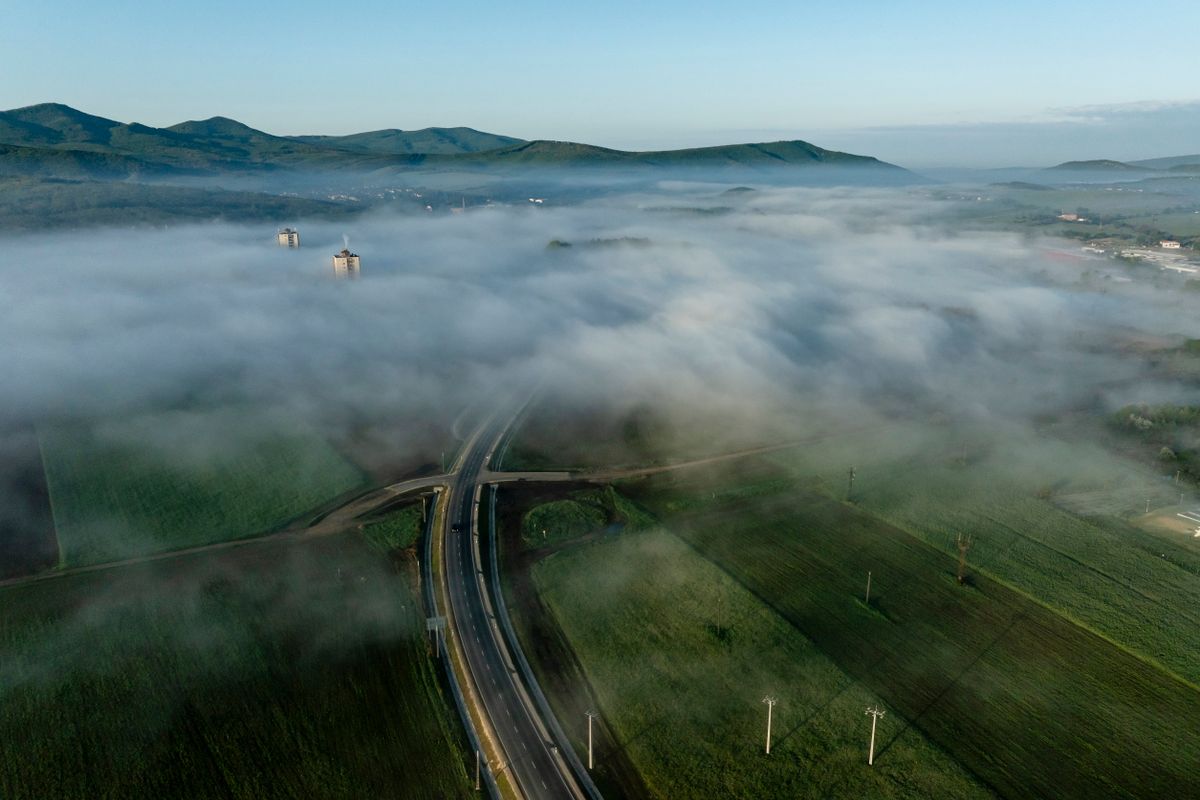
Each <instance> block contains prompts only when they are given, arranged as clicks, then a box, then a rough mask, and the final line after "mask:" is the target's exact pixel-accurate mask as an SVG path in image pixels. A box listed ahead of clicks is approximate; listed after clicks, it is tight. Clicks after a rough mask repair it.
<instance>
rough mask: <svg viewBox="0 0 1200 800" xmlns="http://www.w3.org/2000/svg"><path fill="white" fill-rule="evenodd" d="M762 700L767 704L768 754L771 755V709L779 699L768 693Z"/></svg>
mask: <svg viewBox="0 0 1200 800" xmlns="http://www.w3.org/2000/svg"><path fill="white" fill-rule="evenodd" d="M762 701H763V702H764V703H766V704H767V755H771V711H772V710H774V708H775V704H776V703H778V702H779V701H778V700H776V699H775V698H774V697H772V696H771V695H767V696H766V697H764V698H763V699H762Z"/></svg>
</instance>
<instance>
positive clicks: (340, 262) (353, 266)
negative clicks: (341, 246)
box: [333, 250, 358, 278]
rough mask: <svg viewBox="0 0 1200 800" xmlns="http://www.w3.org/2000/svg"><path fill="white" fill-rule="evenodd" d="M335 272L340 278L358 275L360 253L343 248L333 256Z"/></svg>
mask: <svg viewBox="0 0 1200 800" xmlns="http://www.w3.org/2000/svg"><path fill="white" fill-rule="evenodd" d="M333 274H334V275H335V276H336V277H338V278H357V277H358V255H357V254H356V253H351V252H350V251H349V250H342V252H340V253H338V254H336V255H335V256H334V257H333Z"/></svg>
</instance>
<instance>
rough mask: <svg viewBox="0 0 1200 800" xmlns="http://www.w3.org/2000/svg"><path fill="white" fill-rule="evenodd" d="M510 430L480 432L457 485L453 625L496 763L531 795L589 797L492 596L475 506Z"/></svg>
mask: <svg viewBox="0 0 1200 800" xmlns="http://www.w3.org/2000/svg"><path fill="white" fill-rule="evenodd" d="M504 429H505V426H504V424H502V423H499V424H490V425H488V427H487V429H486V430H485V431H484V432H483V434H482V435H480V436H477V437H475V439H474V441H473V442H472V444H471V446H470V449H469V450H468V452H467V454H466V457H465V458H464V459H463V462H462V468H461V469H460V470H459V471H458V474H457V475H455V476H454V477H453V483H452V484H451V485H450V496H449V503H448V504H447V510H448V513H447V515H446V519H445V522H444V525H445V527H444V528H443V530H442V536H443V537H444V538H443V549H442V552H443V554H444V558H443V560H444V565H443V566H444V569H445V574H446V585H447V587H448V591H449V595H450V608H451V614H452V618H453V624H454V628H455V633H456V634H457V637H458V642H459V646H460V649H461V652H462V653H463V656H464V658H465V660H466V667H467V671H468V672H469V673H470V677H471V680H472V682H473V684H474V687H475V694H476V696H477V697H478V698H479V700H480V702H481V703H482V704H483V707H484V708H483V710H484V712H485V714H486V716H487V718H488V720H490V722H491V727H492V731H493V733H494V735H495V737H496V739H497V740H498V742H499V745H500V748H501V750H502V751H503V755H504V760H505V763H504V764H503V765H493V769H494V770H495V769H498V768H503V769H505V770H507V771H508V772H509V774H510V776H511V777H512V778H513V779H514V781H515V783H516V784H517V785H518V787H519V788H520V791H521V794H522V795H523V796H525V797H528V798H536V799H537V800H541V799H542V798H577V797H583V796H584V795H583V792H582V791H581V790H580V789H579V788H578V787H577V786H576V784H575V779H574V777H573V776H572V775H571V774H570V772H569V770H568V768H567V767H566V765H565V763H564V762H563V760H562V758H561V757H560V756H559V755H558V754H557V751H556V750H555V749H554V746H553V744H552V742H551V741H550V737H549V734H548V733H544V732H543V728H542V727H541V726H540V724H539V722H538V721H537V720H535V718H534V714H533V712H531V711H530V709H529V708H528V707H527V705H526V703H525V702H524V699H523V696H522V689H521V688H520V687H519V686H518V683H519V681H520V678H519V677H518V675H517V673H516V672H515V671H514V670H512V669H510V663H511V662H510V661H509V660H508V659H507V658H506V655H505V652H504V650H503V649H502V648H503V645H502V641H503V640H502V635H501V633H500V631H499V629H498V628H497V627H496V626H495V623H494V621H493V620H492V619H491V617H490V616H489V613H488V611H489V608H490V606H488V605H485V603H484V596H483V585H482V581H483V573H482V568H483V566H482V564H481V563H479V560H478V553H479V547H478V545H477V535H478V528H477V526H476V524H475V523H476V519H475V514H474V513H473V511H474V506H475V494H476V488H477V487H478V486H479V485H480V473H481V471H482V470H483V468H484V466H485V464H486V462H487V459H488V457H489V454H490V452H491V450H492V448H494V447H495V445H496V443H497V442H498V440H499V439H500V437H501V436H502V435H503V432H504ZM481 733H482V732H481Z"/></svg>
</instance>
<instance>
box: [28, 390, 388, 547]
mask: <svg viewBox="0 0 1200 800" xmlns="http://www.w3.org/2000/svg"><path fill="white" fill-rule="evenodd" d="M40 438H41V443H42V456H43V460H44V464H45V470H46V478H47V483H48V486H49V492H50V501H51V507H52V509H53V513H54V522H55V527H56V529H57V532H58V540H59V547H60V553H61V559H60V560H61V564H62V565H63V566H81V565H86V564H97V563H104V562H108V561H116V560H120V559H124V558H131V557H135V556H139V555H145V554H149V553H157V552H163V551H167V550H175V549H180V548H184V547H190V546H195V545H202V544H208V543H211V542H217V541H225V540H230V539H239V538H243V537H246V536H250V535H253V534H256V533H262V532H265V531H268V530H271V529H274V528H278V527H281V526H283V525H285V524H286V523H288V522H289V521H291V520H293V519H295V518H296V517H298V516H300V515H302V514H304V513H305V512H306V511H310V510H312V509H313V508H315V507H317V506H319V505H320V504H322V503H324V502H327V501H329V500H331V499H332V498H334V497H337V496H338V495H340V494H343V493H345V492H348V491H350V490H353V489H355V488H357V487H359V486H362V485H363V484H364V482H365V478H364V476H363V475H362V473H361V472H360V471H359V470H358V469H357V468H356V467H354V466H353V465H352V464H350V463H349V462H347V461H346V460H345V459H344V458H342V457H341V456H340V455H339V454H338V453H337V452H336V451H335V450H333V448H332V447H330V445H329V444H328V443H327V442H326V441H325V440H324V439H322V438H321V437H320V436H319V435H318V434H317V433H316V432H315V431H312V430H309V429H306V428H304V427H302V426H297V425H295V424H288V423H287V421H285V420H278V419H273V418H271V417H269V416H267V415H265V414H256V413H253V412H246V411H238V410H226V411H223V412H196V413H184V412H177V413H165V414H155V415H147V416H141V417H134V418H131V419H129V420H120V421H108V422H104V423H96V424H92V425H83V424H75V425H69V426H58V427H52V428H46V429H43V430H42V431H41V432H40Z"/></svg>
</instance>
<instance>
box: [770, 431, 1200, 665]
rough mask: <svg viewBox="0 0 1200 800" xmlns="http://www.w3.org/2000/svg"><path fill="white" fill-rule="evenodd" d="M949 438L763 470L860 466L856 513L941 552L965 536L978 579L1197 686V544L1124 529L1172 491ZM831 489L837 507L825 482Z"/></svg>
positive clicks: (880, 441)
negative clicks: (999, 584) (992, 580)
mask: <svg viewBox="0 0 1200 800" xmlns="http://www.w3.org/2000/svg"><path fill="white" fill-rule="evenodd" d="M955 441H956V439H955V437H954V436H952V435H946V436H944V437H940V438H937V439H932V440H931V439H929V438H928V437H926V438H921V437H919V436H918V435H917V434H916V433H915V432H914V431H911V430H910V431H908V432H907V433H906V432H905V431H903V430H902V429H899V430H897V431H894V432H891V433H889V434H888V435H878V436H874V437H871V439H870V440H869V441H867V440H865V439H860V440H857V441H856V440H855V439H852V438H849V439H845V440H842V441H840V442H838V443H837V444H832V443H831V444H830V445H829V447H830V448H833V447H837V448H840V452H839V453H838V455H836V456H833V454H832V453H831V452H820V451H806V452H803V453H799V452H795V453H786V454H777V455H775V456H772V460H773V461H775V462H776V463H780V464H783V465H785V466H787V467H789V468H791V469H792V470H794V472H795V473H796V474H797V475H811V474H812V472H813V470H814V469H815V468H816V465H817V463H818V462H819V461H820V460H821V459H829V461H834V462H835V463H836V462H838V461H840V462H841V463H843V464H846V463H853V462H855V461H857V462H858V467H857V477H856V482H855V494H854V502H855V504H856V505H858V506H859V507H860V508H862V509H864V510H866V511H869V512H871V513H872V514H874V515H876V516H878V517H880V518H882V519H885V520H887V521H888V522H891V523H892V524H894V525H896V526H897V527H899V528H902V529H904V530H905V531H907V532H909V533H911V534H913V535H914V536H916V537H917V538H919V539H920V540H921V541H923V542H925V543H926V544H928V545H930V546H931V547H933V548H935V549H938V550H941V551H943V552H945V553H947V554H956V553H957V551H956V549H955V546H954V539H955V537H956V535H957V534H959V533H962V534H964V535H968V536H970V537H971V538H972V544H971V549H970V552H969V557H970V560H971V563H972V564H973V565H975V566H976V567H978V568H979V569H981V570H984V571H985V572H987V573H988V574H989V575H991V576H993V577H996V578H999V579H1000V580H1002V581H1004V582H1005V583H1007V584H1009V585H1010V586H1012V587H1014V588H1016V589H1019V590H1020V591H1022V592H1024V593H1027V594H1028V595H1030V596H1031V597H1033V598H1036V599H1037V600H1038V601H1040V602H1042V603H1045V604H1046V605H1048V606H1051V607H1052V608H1054V609H1055V610H1057V611H1060V612H1061V613H1063V614H1065V615H1067V616H1069V617H1070V618H1072V619H1074V620H1077V621H1079V622H1081V623H1083V624H1085V625H1086V626H1087V627H1089V628H1090V629H1092V630H1094V631H1096V632H1098V633H1100V634H1101V635H1103V636H1105V637H1107V638H1109V639H1111V640H1113V641H1115V642H1118V643H1120V644H1121V645H1122V646H1125V647H1127V648H1129V649H1130V650H1132V651H1134V652H1136V653H1138V654H1139V655H1141V656H1143V657H1145V658H1147V659H1150V660H1153V661H1155V662H1157V663H1159V664H1161V665H1163V666H1164V667H1166V668H1167V669H1169V670H1171V671H1172V672H1174V673H1176V674H1178V675H1180V676H1182V677H1184V678H1186V679H1187V680H1189V681H1191V682H1193V683H1197V684H1200V662H1198V661H1197V659H1196V656H1195V654H1196V652H1198V651H1200V611H1197V609H1200V542H1197V541H1196V540H1194V539H1191V538H1188V537H1182V536H1178V535H1174V534H1170V535H1167V534H1164V535H1155V534H1151V533H1147V532H1146V531H1143V530H1139V529H1137V528H1134V527H1133V526H1132V525H1130V524H1129V523H1128V522H1126V521H1125V517H1129V516H1133V515H1134V514H1135V513H1136V514H1140V513H1142V511H1143V510H1144V508H1145V505H1144V503H1145V501H1146V500H1147V499H1149V500H1150V501H1151V507H1152V508H1157V507H1159V506H1170V505H1173V504H1175V503H1177V502H1178V497H1179V494H1178V487H1176V486H1175V485H1174V484H1173V483H1170V482H1167V481H1164V480H1163V479H1162V478H1161V477H1159V476H1156V475H1154V474H1153V473H1151V472H1148V471H1147V470H1145V469H1143V468H1142V467H1141V466H1140V465H1138V464H1134V463H1130V462H1125V461H1122V460H1120V459H1116V458H1114V457H1112V456H1110V455H1108V454H1106V453H1104V452H1103V451H1102V450H1100V449H1099V448H1095V447H1088V446H1083V445H1070V444H1067V443H1064V442H1055V441H1054V440H1051V439H1048V438H1043V439H1041V440H1039V441H1037V442H1028V441H1017V442H1013V443H1011V444H1010V445H1001V444H997V443H996V442H995V441H992V440H987V439H979V438H975V437H970V436H967V437H966V438H963V439H961V442H962V444H961V445H958V446H956V444H955ZM964 454H965V455H966V459H965V460H964V458H963V455H964ZM829 461H826V462H825V463H829ZM826 491H827V493H828V494H832V495H833V496H835V497H838V498H841V497H844V496H845V494H844V487H843V486H841V485H838V484H837V483H833V482H832V481H827V482H826ZM1114 512H1119V513H1114Z"/></svg>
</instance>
